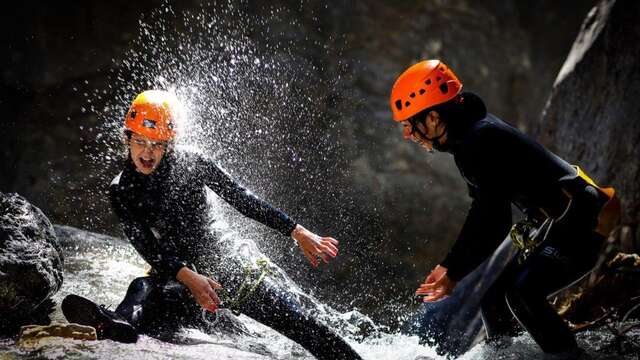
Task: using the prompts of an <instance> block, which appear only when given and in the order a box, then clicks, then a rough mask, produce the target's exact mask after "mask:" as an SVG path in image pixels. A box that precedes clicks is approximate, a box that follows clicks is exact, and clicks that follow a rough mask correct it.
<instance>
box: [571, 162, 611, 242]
mask: <svg viewBox="0 0 640 360" xmlns="http://www.w3.org/2000/svg"><path fill="white" fill-rule="evenodd" d="M573 167H574V168H575V169H576V171H577V172H578V176H579V177H580V178H582V179H583V180H584V181H586V182H587V183H588V184H589V185H591V186H593V187H595V188H596V189H598V190H599V191H600V192H601V193H603V194H604V195H606V196H607V198H609V200H608V201H607V202H606V203H605V204H604V206H602V209H600V213H599V214H598V226H597V227H596V232H597V233H599V234H600V235H602V236H605V237H606V236H609V233H611V231H612V230H613V229H614V228H615V227H616V225H617V224H618V221H619V220H620V214H621V213H622V209H621V206H620V199H618V197H617V196H616V189H614V188H612V187H606V188H602V187H600V186H598V184H596V182H595V181H593V179H591V178H590V177H589V176H588V175H587V174H585V172H584V171H582V169H580V167H579V166H576V165H574V166H573Z"/></svg>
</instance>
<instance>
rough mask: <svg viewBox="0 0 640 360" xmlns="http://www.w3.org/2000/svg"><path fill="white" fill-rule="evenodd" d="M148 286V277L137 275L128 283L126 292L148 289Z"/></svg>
mask: <svg viewBox="0 0 640 360" xmlns="http://www.w3.org/2000/svg"><path fill="white" fill-rule="evenodd" d="M149 286H150V284H149V278H148V277H139V278H135V279H133V281H131V284H129V290H128V292H140V291H144V290H146V289H148V288H149Z"/></svg>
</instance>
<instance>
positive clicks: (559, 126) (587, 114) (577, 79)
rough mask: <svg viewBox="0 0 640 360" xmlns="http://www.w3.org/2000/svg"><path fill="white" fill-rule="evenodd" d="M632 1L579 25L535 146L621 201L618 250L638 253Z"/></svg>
mask: <svg viewBox="0 0 640 360" xmlns="http://www.w3.org/2000/svg"><path fill="white" fill-rule="evenodd" d="M639 19H640V2H637V1H626V0H618V1H610V0H609V1H602V2H600V3H599V4H598V6H596V7H595V8H593V10H592V11H591V12H590V13H589V15H588V16H587V18H586V19H585V21H584V23H583V24H582V28H581V31H580V34H579V35H578V38H577V39H576V41H575V43H574V45H573V48H572V49H571V53H570V54H569V56H568V57H567V59H566V61H565V63H564V65H563V67H562V70H561V71H560V73H559V74H558V77H557V79H556V81H555V85H554V88H553V92H552V94H551V97H550V98H549V100H548V102H547V105H546V107H545V110H544V113H543V115H542V118H541V119H540V121H539V123H538V124H537V132H538V134H539V137H540V139H541V141H542V142H543V143H544V144H545V145H546V146H548V147H549V148H550V149H551V150H552V151H554V152H556V153H557V154H558V155H560V156H562V157H564V158H565V159H568V160H570V161H572V162H575V163H577V164H579V165H580V166H581V167H582V168H583V169H584V170H585V171H586V172H587V173H589V174H590V175H592V177H593V178H594V180H596V181H597V182H598V183H599V184H601V185H610V186H614V187H615V188H616V190H617V193H618V196H619V197H620V199H621V201H622V208H623V225H625V227H626V229H625V230H624V231H625V232H626V233H628V235H629V236H630V237H631V238H632V239H631V240H630V241H628V243H629V244H628V245H627V246H626V247H631V249H629V248H627V249H624V250H627V251H629V250H631V251H637V250H638V249H639V248H640V244H639V243H638V241H640V236H638V235H639V234H638V222H639V221H640V147H639V146H638V144H639V143H640V119H639V116H640V101H638V97H640V70H639V69H640V67H639V66H638V54H640V27H638V20H639Z"/></svg>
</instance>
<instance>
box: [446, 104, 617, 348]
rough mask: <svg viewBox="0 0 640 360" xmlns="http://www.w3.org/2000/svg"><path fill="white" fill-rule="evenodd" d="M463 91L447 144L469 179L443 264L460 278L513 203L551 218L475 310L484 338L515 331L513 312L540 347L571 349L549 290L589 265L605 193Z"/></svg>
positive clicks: (487, 246) (488, 248) (498, 232)
mask: <svg viewBox="0 0 640 360" xmlns="http://www.w3.org/2000/svg"><path fill="white" fill-rule="evenodd" d="M465 95H466V96H465V102H464V105H463V107H462V109H461V111H460V114H459V116H460V122H459V124H457V125H456V126H453V127H450V129H449V132H448V140H447V143H446V147H447V151H448V152H450V153H452V154H453V156H454V159H455V162H456V164H457V166H458V168H459V170H460V173H461V174H462V176H463V177H464V179H465V181H466V182H467V184H468V187H469V192H470V196H471V197H472V204H471V208H470V210H469V213H468V215H467V219H466V221H465V223H464V225H463V227H462V230H461V231H460V234H459V236H458V239H457V241H456V242H455V244H454V246H453V248H452V249H451V251H450V252H449V254H448V255H447V257H446V259H445V260H444V261H443V262H442V263H441V265H442V266H444V267H446V268H447V269H448V276H449V278H451V279H452V280H454V281H458V280H460V279H462V278H463V277H464V276H466V275H467V274H468V273H470V272H471V271H472V270H473V269H474V268H476V267H477V266H478V265H479V264H480V263H481V262H482V261H483V260H485V259H487V258H488V257H489V256H490V255H491V254H492V253H493V252H494V251H495V249H496V248H497V247H498V246H499V245H500V243H501V242H502V241H503V239H504V238H505V237H506V236H507V235H508V232H509V230H510V228H511V222H512V217H511V215H512V214H511V204H515V205H516V206H517V207H518V208H520V209H521V210H522V211H523V213H524V214H525V215H526V216H527V217H528V218H529V219H530V221H532V222H534V223H536V224H537V225H540V224H541V223H542V221H544V220H545V219H547V218H551V219H554V223H553V225H552V226H551V228H550V230H549V231H548V232H547V233H546V237H545V238H544V241H543V242H542V244H541V245H540V246H538V247H537V248H536V250H535V252H534V253H533V254H532V255H530V256H529V257H528V258H527V259H526V261H524V262H523V263H519V261H518V260H517V258H516V259H514V260H513V261H512V262H511V263H510V264H509V265H508V266H507V268H506V269H505V270H504V272H503V273H502V274H501V275H500V277H499V278H498V279H497V281H496V282H495V283H494V284H493V285H492V287H491V288H490V289H489V291H488V293H487V294H486V295H485V297H484V298H483V301H482V306H481V312H482V316H483V320H484V323H485V328H486V330H487V334H488V337H489V338H490V339H494V338H497V337H499V336H503V335H514V334H515V333H516V331H517V323H516V322H515V321H514V316H515V318H516V319H517V320H518V321H519V323H520V324H521V325H522V326H523V327H524V328H525V329H526V330H527V331H528V332H529V333H530V334H531V336H532V337H533V338H534V339H535V340H536V342H537V343H538V344H539V345H540V347H541V348H542V349H543V350H544V351H546V352H561V351H566V350H570V349H573V348H575V347H576V343H575V339H574V337H573V335H572V333H571V332H570V330H569V328H568V327H567V326H566V325H565V324H564V322H563V321H562V319H561V318H560V316H559V315H558V314H557V313H556V312H555V311H554V310H553V308H552V307H551V305H550V304H549V303H548V301H547V296H549V295H550V294H552V293H554V292H556V291H557V290H559V289H561V288H563V287H565V286H567V285H569V284H570V283H572V282H573V281H575V280H577V279H579V278H580V277H581V276H582V275H584V274H585V273H587V272H588V271H589V270H591V269H592V268H593V266H594V265H595V263H596V261H597V258H598V254H599V251H600V249H601V245H602V242H603V240H604V238H603V236H601V235H599V234H598V233H596V232H595V231H594V230H595V228H596V225H597V217H598V213H599V211H600V209H601V207H602V206H603V204H604V202H606V200H607V198H606V196H603V194H602V193H601V192H600V191H599V190H597V189H596V188H595V187H593V186H590V185H589V184H588V183H586V182H585V181H584V180H583V179H582V178H580V177H578V176H577V173H576V170H575V169H574V168H573V167H572V166H570V165H569V164H568V163H567V162H566V161H564V160H563V159H561V158H559V157H558V156H556V155H554V154H553V153H551V152H550V151H548V150H547V149H545V148H544V147H542V146H541V145H540V144H538V143H537V142H535V141H534V140H532V139H531V138H529V137H528V136H526V135H524V134H523V133H522V132H520V131H519V130H517V129H515V128H514V127H512V126H510V125H508V124H507V123H505V122H503V121H502V120H500V119H498V118H497V117H495V116H493V115H491V114H488V113H487V112H486V108H485V107H484V104H483V103H482V101H481V100H480V99H479V98H478V97H477V96H475V95H473V94H468V93H466V94H465ZM569 199H571V200H569Z"/></svg>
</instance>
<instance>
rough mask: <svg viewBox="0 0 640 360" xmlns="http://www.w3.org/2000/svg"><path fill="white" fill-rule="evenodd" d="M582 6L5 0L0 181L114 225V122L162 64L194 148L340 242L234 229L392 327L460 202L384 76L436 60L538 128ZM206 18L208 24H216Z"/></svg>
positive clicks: (454, 179)
mask: <svg viewBox="0 0 640 360" xmlns="http://www.w3.org/2000/svg"><path fill="white" fill-rule="evenodd" d="M594 4H595V1H586V0H585V1H571V2H558V1H551V0H540V1H517V2H516V1H471V0H458V1H435V0H434V1H367V2H365V1H361V2H353V1H335V2H331V3H330V4H325V2H323V1H302V2H297V1H251V2H248V1H247V2H233V3H227V2H221V3H214V4H213V5H212V4H208V3H204V2H200V1H180V2H176V3H175V4H174V3H171V2H169V3H167V2H163V1H135V2H134V1H111V2H73V1H60V2H55V3H54V2H35V1H23V2H20V3H14V4H12V7H13V8H7V9H5V10H4V11H3V15H2V22H1V25H0V26H2V29H1V30H2V31H1V32H0V33H1V36H2V49H3V52H2V57H1V58H0V61H1V62H2V63H1V67H0V69H2V74H1V80H0V107H1V110H2V119H1V120H0V147H1V151H0V191H2V192H18V193H20V194H21V195H23V196H25V197H26V198H27V199H29V200H30V201H31V202H32V203H33V204H35V205H36V206H38V207H40V208H41V209H42V210H43V211H44V212H45V213H46V214H47V215H48V216H49V218H50V219H51V220H52V222H54V223H59V224H66V225H72V226H76V227H79V228H83V229H87V230H91V231H95V232H103V233H109V234H115V235H120V230H119V227H118V225H117V219H116V218H115V217H114V215H113V214H112V213H111V211H110V209H109V205H108V202H107V201H106V197H105V190H106V186H107V185H108V183H109V182H110V180H111V178H112V177H113V176H115V175H116V174H117V172H118V171H119V170H118V167H119V161H120V160H119V157H118V151H119V149H120V147H119V145H118V130H117V124H119V121H121V117H122V116H123V115H124V110H125V109H126V107H127V106H128V103H129V102H130V101H131V100H132V99H133V97H134V96H135V93H136V92H138V91H141V90H144V89H145V88H147V87H149V86H150V85H153V86H156V87H157V86H161V85H162V83H158V82H157V76H158V75H163V74H164V75H165V76H164V78H165V79H166V82H167V83H169V84H174V85H177V86H179V87H180V86H182V87H186V86H191V89H192V90H190V91H191V92H189V91H187V92H185V93H184V94H187V95H188V94H191V95H192V96H191V99H193V100H191V102H192V103H193V104H195V105H199V106H196V108H197V109H198V112H197V113H195V114H194V118H196V119H200V118H202V119H206V120H204V121H201V125H202V124H204V126H206V127H207V128H208V130H206V129H205V130H202V132H201V133H202V134H206V135H207V136H205V137H201V139H200V141H199V143H200V144H201V145H203V146H204V147H206V148H207V149H208V151H209V152H211V153H213V154H215V155H216V156H217V157H218V158H219V160H220V162H221V163H222V164H223V165H224V166H225V167H227V168H228V169H229V171H230V172H231V173H232V174H233V175H234V176H235V177H237V178H238V179H240V181H241V182H243V183H244V184H246V185H247V187H249V188H250V189H252V190H253V191H254V192H256V193H257V194H259V195H261V196H262V197H264V198H266V199H267V200H269V201H270V202H272V203H274V204H275V205H277V206H278V207H281V208H282V209H284V210H286V211H287V212H288V213H289V214H291V215H292V216H293V217H294V218H296V219H297V220H298V221H299V222H300V223H302V224H304V225H305V226H307V227H309V228H311V229H312V230H314V231H318V232H320V233H323V234H331V235H333V236H335V237H336V238H338V239H339V240H340V241H341V256H340V257H339V259H338V260H337V261H336V262H334V263H333V264H331V265H330V266H329V267H327V269H326V270H309V269H310V268H309V267H308V266H307V265H306V264H305V263H304V259H303V257H302V256H301V255H300V254H299V253H298V251H297V250H296V249H295V248H293V247H292V243H291V242H289V241H287V240H286V239H285V240H283V239H282V237H279V236H278V235H277V234H273V232H271V231H269V230H268V229H265V228H263V227H260V226H256V225H253V224H251V223H250V222H248V221H245V220H241V219H238V220H237V221H240V222H241V223H242V224H244V225H243V226H244V227H243V228H242V229H243V230H242V231H245V232H246V233H247V234H248V236H250V237H252V238H254V239H256V240H257V242H258V245H259V246H260V247H261V248H262V249H263V250H264V251H265V252H266V253H267V254H269V255H270V256H271V257H272V258H273V259H274V260H276V261H277V262H278V263H280V264H282V265H283V266H284V267H285V268H286V269H287V270H288V272H289V273H290V274H291V275H292V277H294V279H296V280H297V281H298V282H300V283H302V284H303V285H304V286H305V288H308V289H314V290H313V291H314V293H315V294H316V295H317V296H319V297H320V298H322V299H324V300H325V301H328V302H329V303H331V304H332V305H335V306H337V307H339V308H343V309H344V308H351V307H353V306H357V307H359V308H363V309H364V310H365V311H366V312H367V313H369V314H372V315H374V316H375V317H376V318H378V319H383V320H386V321H388V322H393V321H394V316H395V315H396V314H403V313H404V312H403V311H402V310H404V309H406V308H407V307H410V306H412V305H411V301H410V299H411V296H410V295H411V292H412V291H413V290H414V288H415V286H416V285H417V284H418V282H419V281H420V280H422V279H423V277H424V276H425V274H426V273H427V272H428V271H429V269H430V268H431V267H432V266H433V265H434V264H436V263H437V262H438V261H439V260H441V259H442V257H443V256H444V255H445V254H446V252H447V250H448V247H449V246H450V245H451V244H452V242H453V241H454V240H455V236H456V234H457V230H458V229H459V226H460V225H461V223H462V221H463V220H464V216H465V214H466V207H467V206H468V199H467V197H466V189H465V187H464V184H463V182H462V180H461V179H460V178H459V175H458V174H457V170H456V169H455V166H454V164H453V163H452V161H451V159H450V158H449V157H448V156H446V155H441V154H440V155H438V154H436V155H428V154H426V153H425V152H424V151H422V150H421V149H420V148H419V147H418V146H416V145H414V144H411V143H408V142H405V141H403V140H402V136H401V131H400V129H399V126H398V125H397V124H394V123H393V121H392V120H391V112H390V111H389V109H388V95H389V91H390V88H391V86H392V84H393V82H394V80H395V78H396V77H397V75H398V74H399V73H400V72H402V71H403V70H404V69H405V68H406V67H408V66H409V65H411V64H413V63H415V62H417V61H419V60H421V59H424V58H440V59H442V60H444V61H445V62H446V63H447V64H448V65H449V66H450V67H452V69H453V70H454V71H455V72H456V73H457V75H458V77H459V78H460V79H461V80H462V82H463V84H464V87H465V90H468V91H473V92H476V93H478V94H479V95H480V96H481V97H483V99H485V101H486V102H487V105H488V108H489V109H490V111H491V112H493V113H495V114H497V115H498V116H500V117H502V118H503V119H505V120H507V121H509V122H511V123H512V124H515V125H517V126H518V127H519V128H521V129H522V130H524V131H525V132H528V133H530V134H531V135H533V136H534V137H535V136H537V134H536V133H535V132H534V131H533V130H532V129H533V128H534V124H535V122H536V121H537V120H538V119H539V118H540V115H541V110H542V108H543V106H544V104H545V101H546V100H547V98H548V96H549V94H550V90H551V87H552V85H553V81H554V79H555V76H556V74H557V72H558V70H559V69H560V67H561V65H562V63H563V61H564V59H565V57H566V55H567V53H568V51H569V49H570V48H571V44H572V42H573V40H574V38H575V36H576V35H577V33H578V30H579V28H580V24H581V22H582V21H583V19H584V17H585V15H586V14H587V12H588V11H589V9H590V8H591V7H592V6H593V5H594ZM167 8H170V9H171V11H165V10H166V9H167ZM185 14H186V15H185ZM202 19H205V20H206V19H209V20H210V19H215V20H216V21H215V24H214V26H213V28H214V30H211V29H210V28H209V27H206V26H205V25H203V24H206V23H210V22H208V21H203V20H202ZM141 22H142V23H141ZM141 24H144V25H141ZM145 30H150V31H151V33H152V34H151V35H149V34H145ZM163 33H165V34H167V38H166V39H163V40H161V39H159V35H160V34H163ZM225 43H233V44H236V45H238V46H240V48H241V50H238V49H237V47H236V48H235V50H229V49H226V48H225V46H224V44H225ZM180 44H187V49H186V50H185V49H184V48H180V47H179V46H180ZM230 53H231V54H233V53H235V54H239V55H247V54H248V55H250V56H249V57H250V58H251V57H252V56H253V57H257V58H260V59H261V60H262V63H267V64H272V65H273V67H272V68H270V69H271V70H269V71H263V70H260V69H256V67H255V66H252V65H251V64H252V61H251V59H249V60H247V59H240V60H238V59H234V57H233V56H230V55H229V54H230ZM194 54H197V56H196V55H194ZM240 57H241V56H240ZM232 60H233V61H236V60H238V61H239V65H233V66H230V65H229V64H230V63H231V61H232ZM179 64H188V66H186V65H185V66H182V67H180V65H179ZM163 68H166V69H171V70H170V71H169V70H166V69H164V70H163ZM229 69H233V70H235V71H230V70H229ZM200 72H202V74H201V73H200ZM216 74H217V75H219V76H218V77H219V78H220V79H222V81H221V82H220V83H215V84H214V82H213V80H212V77H213V76H215V75H216ZM151 75H153V76H151ZM191 75H193V76H194V77H197V81H193V79H191V78H190V79H186V78H187V77H189V76H191ZM196 75H197V76H196ZM149 78H153V79H155V80H153V81H152V82H151V83H147V82H146V80H148V79H149ZM194 88H195V89H196V90H195V93H194V90H193V89H194ZM184 94H183V95H184ZM204 105H206V106H204ZM220 108H224V109H227V110H228V111H227V112H222V113H221V112H220V111H219V109H220ZM107 156H109V158H107ZM568 160H571V159H568ZM381 304H385V305H381Z"/></svg>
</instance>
